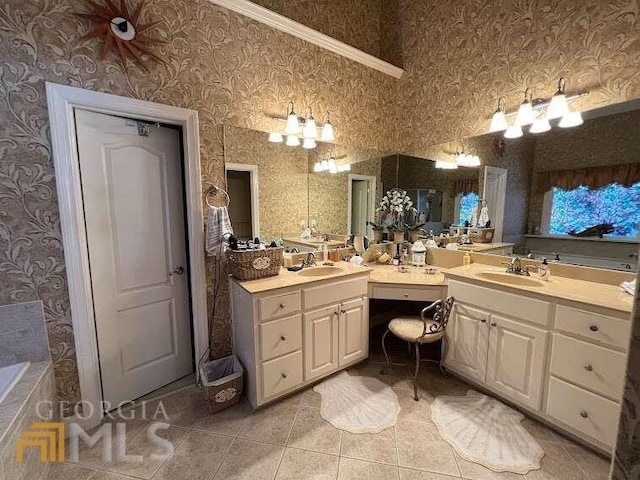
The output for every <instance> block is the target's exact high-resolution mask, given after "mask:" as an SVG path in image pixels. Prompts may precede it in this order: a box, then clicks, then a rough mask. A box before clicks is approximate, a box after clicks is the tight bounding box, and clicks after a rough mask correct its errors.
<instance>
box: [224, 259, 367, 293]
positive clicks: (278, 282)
mask: <svg viewBox="0 0 640 480" xmlns="http://www.w3.org/2000/svg"><path fill="white" fill-rule="evenodd" d="M329 263H331V264H332V265H334V266H336V267H338V268H340V269H341V271H340V272H338V273H332V274H330V275H323V276H321V277H304V276H302V275H298V272H290V271H288V270H287V269H286V268H284V267H282V268H281V269H280V275H274V276H273V277H265V278H258V279H257V280H236V282H238V284H239V285H240V286H241V287H242V288H244V289H245V290H246V291H247V292H249V293H260V292H267V291H269V290H276V289H278V288H286V287H295V286H298V285H306V284H309V283H313V282H321V281H323V280H336V279H340V278H342V277H349V276H351V275H358V274H363V273H369V272H370V271H371V268H369V267H366V266H360V265H353V264H351V263H348V262H329ZM322 265H323V263H322V262H318V265H317V266H318V267H321V266H322ZM310 268H314V267H307V268H305V269H304V270H308V269H310Z"/></svg>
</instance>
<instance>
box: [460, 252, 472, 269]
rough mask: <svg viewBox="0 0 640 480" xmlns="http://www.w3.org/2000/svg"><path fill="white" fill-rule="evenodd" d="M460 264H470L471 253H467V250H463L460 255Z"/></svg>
mask: <svg viewBox="0 0 640 480" xmlns="http://www.w3.org/2000/svg"><path fill="white" fill-rule="evenodd" d="M462 265H463V266H467V265H471V255H469V252H464V255H463V256H462Z"/></svg>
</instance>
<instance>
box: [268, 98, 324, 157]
mask: <svg viewBox="0 0 640 480" xmlns="http://www.w3.org/2000/svg"><path fill="white" fill-rule="evenodd" d="M271 118H274V119H276V120H279V121H281V122H285V124H286V125H285V128H284V132H281V131H274V132H270V133H269V141H270V142H272V143H281V142H282V141H283V139H284V136H286V137H287V141H286V144H287V145H288V146H291V147H297V146H299V145H300V143H301V142H300V140H301V139H302V147H303V148H307V149H312V148H316V139H317V138H318V137H320V140H322V141H323V142H334V141H335V139H336V137H335V132H334V129H333V125H332V124H331V121H330V120H329V112H326V113H325V115H324V121H323V124H322V127H318V124H317V123H316V120H315V118H313V111H312V110H311V107H307V114H306V116H305V117H299V116H298V115H297V114H296V112H295V107H294V105H293V102H289V104H288V105H287V113H286V116H285V117H278V116H272V117H271ZM294 137H295V138H294Z"/></svg>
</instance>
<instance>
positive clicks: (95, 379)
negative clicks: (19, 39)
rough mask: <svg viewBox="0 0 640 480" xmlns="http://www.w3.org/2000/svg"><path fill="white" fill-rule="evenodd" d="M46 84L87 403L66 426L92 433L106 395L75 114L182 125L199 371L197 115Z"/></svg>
mask: <svg viewBox="0 0 640 480" xmlns="http://www.w3.org/2000/svg"><path fill="white" fill-rule="evenodd" d="M46 87H47V104H48V107H49V121H50V124H51V142H52V147H53V149H52V154H53V163H54V168H55V173H56V186H57V191H58V204H59V209H60V224H61V228H62V244H63V247H64V258H65V266H66V270H67V281H68V288H69V299H70V303H71V320H72V324H73V334H74V340H75V347H76V358H77V366H78V374H79V378H80V392H81V396H82V402H83V403H82V404H83V412H82V413H81V414H80V415H78V412H75V415H73V416H71V417H69V418H66V419H65V421H67V422H78V423H79V424H80V425H81V426H83V427H84V428H92V427H94V426H96V425H98V424H99V423H100V421H101V420H102V417H103V412H102V408H101V406H102V403H101V402H102V400H103V397H102V385H101V380H100V365H99V362H98V342H97V335H96V327H95V322H94V310H93V299H92V293H91V278H90V270H89V256H88V245H87V235H86V229H85V223H84V209H83V201H82V190H81V184H80V163H79V157H78V146H77V142H76V125H75V114H74V109H76V108H80V109H83V110H88V111H92V112H97V113H104V114H107V115H118V116H123V117H127V118H137V119H140V120H145V121H151V122H161V123H165V124H169V125H178V126H180V127H182V139H183V149H184V159H183V165H184V173H183V174H184V178H185V206H186V210H187V233H188V248H189V273H190V283H191V309H192V322H193V335H194V360H195V365H196V369H197V365H198V361H199V360H200V358H201V357H202V356H203V355H204V354H205V352H206V351H207V348H208V346H209V328H208V322H207V289H206V273H205V263H204V262H205V258H204V236H203V230H204V220H203V212H202V183H201V182H202V180H201V175H200V139H199V133H198V112H196V111H194V110H187V109H184V108H179V107H172V106H169V105H161V104H158V103H153V102H147V101H143V100H136V99H133V98H127V97H121V96H116V95H110V94H106V93H100V92H94V91H90V90H84V89H80V88H75V87H69V86H66V85H58V84H55V83H50V82H47V84H46ZM112 408H114V406H112ZM87 410H89V411H87Z"/></svg>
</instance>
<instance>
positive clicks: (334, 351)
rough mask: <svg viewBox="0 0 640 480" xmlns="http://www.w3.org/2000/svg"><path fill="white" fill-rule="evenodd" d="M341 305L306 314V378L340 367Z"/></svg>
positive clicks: (310, 378) (318, 375)
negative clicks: (339, 334) (339, 328)
mask: <svg viewBox="0 0 640 480" xmlns="http://www.w3.org/2000/svg"><path fill="white" fill-rule="evenodd" d="M339 308H340V307H339V305H333V306H331V307H327V308H323V309H321V310H316V311H314V312H309V313H305V314H304V380H305V381H308V380H312V379H314V378H317V377H321V376H322V375H325V374H327V373H331V372H333V371H335V370H337V368H338V318H339V316H340V310H339Z"/></svg>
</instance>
